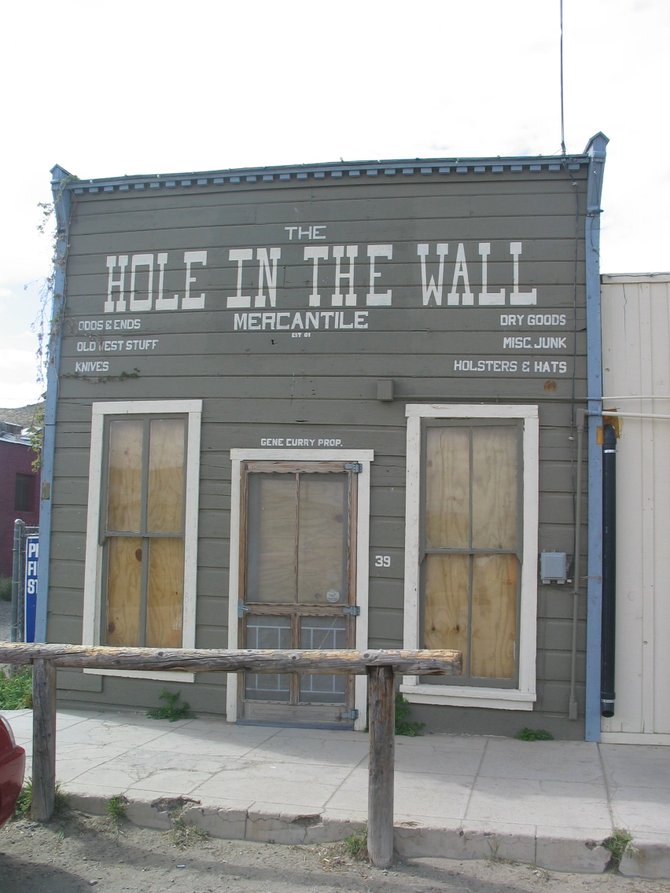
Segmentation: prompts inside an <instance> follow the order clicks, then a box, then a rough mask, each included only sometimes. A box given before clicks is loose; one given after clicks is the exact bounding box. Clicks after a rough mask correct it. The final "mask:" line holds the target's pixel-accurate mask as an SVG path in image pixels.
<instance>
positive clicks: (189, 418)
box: [83, 401, 201, 678]
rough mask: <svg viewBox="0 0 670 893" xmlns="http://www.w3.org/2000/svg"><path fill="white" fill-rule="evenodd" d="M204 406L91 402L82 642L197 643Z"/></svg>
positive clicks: (167, 645) (155, 645) (164, 645)
mask: <svg viewBox="0 0 670 893" xmlns="http://www.w3.org/2000/svg"><path fill="white" fill-rule="evenodd" d="M200 412H201V409H200V401H160V402H145V401H140V402H137V403H122V404H119V403H103V404H94V406H93V424H92V433H91V466H90V490H89V511H88V537H87V550H86V584H85V596H84V622H83V641H84V642H85V643H90V644H104V645H112V646H117V645H118V646H121V645H127V646H136V647H142V646H146V647H153V648H159V647H162V648H179V647H193V645H194V644H195V569H196V542H197V492H198V454H199V437H200V433H199V432H200ZM105 672H107V673H110V674H112V675H114V673H113V671H105ZM124 675H136V674H135V673H124ZM150 675H155V674H150ZM177 675H178V678H183V674H173V673H170V674H159V678H168V677H170V678H171V677H172V676H177ZM190 675H192V674H190Z"/></svg>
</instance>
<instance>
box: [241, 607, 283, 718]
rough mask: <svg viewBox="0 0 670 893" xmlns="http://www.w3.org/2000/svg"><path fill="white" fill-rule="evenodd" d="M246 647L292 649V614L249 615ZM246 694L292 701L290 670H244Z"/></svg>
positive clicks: (246, 695)
mask: <svg viewBox="0 0 670 893" xmlns="http://www.w3.org/2000/svg"><path fill="white" fill-rule="evenodd" d="M246 647H247V648H254V649H257V648H269V649H273V650H274V649H278V648H282V649H287V648H292V647H293V644H292V635H291V619H290V618H289V617H269V616H265V615H263V616H260V617H259V616H255V617H254V616H252V617H248V618H247V644H246ZM244 679H245V692H244V693H245V697H247V698H249V699H250V700H260V701H287V702H288V701H289V699H290V694H291V676H290V674H289V673H245V674H244Z"/></svg>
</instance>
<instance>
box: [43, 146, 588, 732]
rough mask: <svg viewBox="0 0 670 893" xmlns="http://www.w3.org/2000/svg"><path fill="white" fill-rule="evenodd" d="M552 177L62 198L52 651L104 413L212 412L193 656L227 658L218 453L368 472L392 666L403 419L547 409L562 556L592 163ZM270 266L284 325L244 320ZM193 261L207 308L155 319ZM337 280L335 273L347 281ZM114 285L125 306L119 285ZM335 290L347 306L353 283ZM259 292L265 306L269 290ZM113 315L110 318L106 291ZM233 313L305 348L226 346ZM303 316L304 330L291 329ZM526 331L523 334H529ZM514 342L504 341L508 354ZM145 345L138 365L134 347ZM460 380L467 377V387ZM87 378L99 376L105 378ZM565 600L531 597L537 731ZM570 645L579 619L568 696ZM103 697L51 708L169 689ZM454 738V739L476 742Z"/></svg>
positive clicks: (76, 600) (551, 495) (546, 499)
mask: <svg viewBox="0 0 670 893" xmlns="http://www.w3.org/2000/svg"><path fill="white" fill-rule="evenodd" d="M556 166H557V168H558V169H556V170H553V171H550V170H547V169H542V170H536V171H530V170H528V167H527V166H526V169H525V170H523V171H518V172H514V171H512V170H511V169H510V168H509V166H508V165H507V166H505V165H502V169H501V170H496V171H495V172H492V171H491V170H488V171H487V172H483V173H474V172H472V171H469V172H467V173H456V167H455V166H453V165H452V167H451V168H450V170H451V172H450V173H445V174H443V175H438V174H436V173H433V174H430V175H427V176H423V175H419V174H418V172H417V174H415V175H412V176H410V175H403V174H402V173H400V169H401V168H399V167H398V168H397V169H396V167H394V166H393V165H390V166H389V168H388V169H389V170H391V169H394V170H396V174H395V175H394V176H389V175H385V174H384V173H383V172H382V171H379V172H378V175H377V176H370V175H368V174H367V173H366V172H365V165H361V171H360V173H361V175H360V176H359V177H353V176H345V177H342V178H340V179H335V178H331V177H330V175H328V176H325V177H324V178H323V179H321V180H315V179H313V178H312V179H306V180H304V181H302V182H300V181H297V180H296V179H291V180H289V181H288V182H280V181H279V180H278V179H276V178H275V179H274V180H273V181H272V182H263V180H262V175H259V176H258V178H257V180H256V182H253V183H249V182H242V183H239V184H232V183H228V182H226V183H225V184H224V185H215V184H213V183H212V182H209V181H208V185H203V186H197V185H193V186H191V187H183V186H180V185H179V183H180V182H183V181H185V180H191V181H192V182H193V183H194V184H195V178H196V175H183V176H176V177H175V186H174V188H173V187H172V186H170V187H168V186H166V185H160V188H151V187H152V185H154V186H156V185H157V184H152V183H151V182H147V188H145V189H135V187H134V185H132V184H129V186H128V189H122V188H121V186H119V185H118V184H117V185H114V186H110V187H109V189H108V191H104V189H105V187H102V188H101V189H100V190H99V191H98V192H95V193H92V192H89V191H88V190H89V189H90V188H92V187H91V185H90V184H89V183H82V184H79V186H78V185H77V184H76V183H75V184H74V185H73V187H72V188H73V190H74V193H73V205H72V216H71V223H70V232H69V248H68V256H67V259H66V301H65V313H64V316H63V319H62V320H61V321H60V325H61V327H62V346H61V365H60V370H59V373H60V374H59V378H60V380H59V398H58V405H57V430H56V456H55V470H54V480H53V519H52V557H51V565H52V577H51V579H52V587H53V591H52V593H51V594H50V598H51V603H50V613H49V627H48V634H49V637H50V638H51V639H53V640H55V639H58V638H59V637H68V638H63V641H78V637H80V636H81V616H82V600H81V587H82V581H83V571H84V545H85V534H86V506H87V500H88V467H89V441H90V434H91V405H92V403H94V402H99V401H138V400H172V399H201V400H202V401H203V406H202V409H203V413H202V429H201V452H200V466H199V505H200V508H199V518H198V573H197V589H198V593H197V598H198V604H197V613H196V622H197V627H196V643H197V645H198V646H199V647H224V646H225V645H227V644H228V643H229V639H228V636H229V629H228V622H229V621H228V586H229V548H230V541H231V537H234V535H235V532H234V531H231V529H230V499H231V492H232V491H231V462H230V450H232V449H240V448H258V447H259V446H260V445H261V443H262V441H264V439H266V438H271V439H274V440H276V441H280V442H286V441H287V440H289V439H302V438H311V439H314V440H319V439H321V440H325V441H334V442H336V443H338V444H339V446H341V447H342V448H344V449H347V450H354V451H355V450H359V449H360V450H373V451H374V461H373V462H372V464H371V467H370V473H371V474H370V479H371V493H370V543H369V545H370V549H369V618H368V619H369V645H370V646H371V647H399V646H401V645H402V636H403V621H404V617H403V599H404V547H405V495H406V494H405V487H406V461H405V460H406V457H405V452H406V448H407V447H406V431H407V420H406V413H405V407H406V404H408V403H494V404H495V403H512V404H514V403H516V404H519V405H525V404H536V405H538V406H539V415H540V444H539V448H540V466H539V473H540V492H539V517H540V530H539V543H540V548H546V549H562V550H564V551H567V552H568V553H570V552H571V551H572V543H573V541H574V529H573V525H574V495H573V492H572V489H573V486H574V468H575V465H574V463H575V458H576V456H575V431H574V427H573V420H574V417H575V408H576V407H580V406H583V405H584V395H585V388H586V311H585V299H584V287H585V286H584V283H585V271H584V256H585V246H584V239H583V223H584V219H583V215H584V209H585V185H586V179H585V178H586V165H585V164H584V163H583V161H582V162H580V163H579V164H572V166H571V169H570V170H568V169H567V166H566V167H563V166H561V165H560V164H559V165H556ZM402 167H411V165H408V164H405V163H403V165H402ZM417 170H418V168H417ZM242 179H244V177H242ZM310 225H313V226H321V227H324V230H323V232H324V233H325V236H326V237H325V239H316V240H311V241H310V240H305V241H299V240H289V239H288V236H287V231H286V229H285V228H286V227H288V226H302V227H306V226H310ZM518 242H521V243H522V251H521V253H520V254H518V255H517V258H518V276H519V282H518V286H519V289H520V290H521V292H527V291H528V290H530V289H536V290H537V304H536V305H525V306H524V305H523V304H522V305H518V306H517V305H513V304H511V303H510V299H509V296H510V293H511V291H512V287H513V276H514V267H513V258H512V253H511V245H512V244H513V243H518ZM420 243H428V244H429V246H430V252H429V255H428V257H427V259H426V269H427V275H428V276H429V277H437V273H438V267H439V262H438V255H437V248H436V246H437V244H438V243H448V245H449V248H448V253H447V255H446V257H445V258H444V279H443V289H442V296H441V299H440V300H441V305H438V303H437V302H436V299H435V297H434V296H432V297H430V296H428V297H427V298H426V301H427V304H426V306H424V293H423V285H422V275H421V259H420V256H419V254H418V249H417V245H418V244H420ZM482 243H485V244H486V243H490V246H491V249H490V254H489V255H488V257H487V262H486V275H487V277H488V291H489V292H496V291H499V290H501V289H502V290H503V291H504V293H505V298H504V303H503V304H501V305H497V306H479V301H480V298H479V294H480V292H481V291H482V290H483V284H482V276H483V266H482V255H481V254H480V245H481V244H482ZM385 244H390V245H392V258H385V257H380V258H379V259H378V260H376V261H375V264H376V266H375V272H376V273H377V274H378V276H377V277H376V280H375V285H374V290H375V291H376V293H379V294H382V293H384V292H385V291H386V290H388V289H390V290H391V291H392V296H393V297H392V305H391V306H389V307H384V306H368V304H367V294H368V291H369V290H370V262H369V260H368V256H367V249H368V246H369V245H385ZM336 245H346V246H350V245H353V246H357V249H358V256H357V257H356V259H355V262H354V267H353V290H354V292H355V295H356V299H355V304H353V305H351V306H348V305H346V304H345V306H343V307H333V305H332V295H333V293H334V291H335V269H336V267H335V262H334V258H333V250H332V249H333V246H336ZM306 246H311V247H319V246H324V247H327V248H328V258H326V259H321V260H319V266H318V276H317V287H318V290H319V294H320V295H321V306H320V307H318V308H317V307H315V308H312V307H310V306H309V303H308V300H309V295H310V294H311V292H312V289H313V266H312V262H311V261H309V260H307V261H306V260H305V257H304V249H305V247H306ZM459 246H462V248H459ZM272 247H275V248H280V249H281V257H280V258H279V259H278V261H277V265H276V306H270V303H269V300H268V301H266V302H265V303H266V304H267V305H268V306H264V307H258V308H257V307H254V306H253V305H254V296H255V295H256V293H257V291H258V290H259V280H258V277H259V270H258V260H257V258H256V253H255V250H256V249H257V248H267V249H269V248H272ZM239 248H253V249H254V257H253V258H252V260H251V261H249V262H246V261H245V265H244V267H243V273H242V279H241V289H242V294H245V295H250V296H251V306H250V307H249V308H248V311H247V310H237V311H236V310H233V309H230V305H229V301H230V299H231V298H232V297H234V296H235V294H236V291H237V275H238V268H237V264H236V262H235V261H234V260H233V259H231V258H230V255H229V252H230V250H231V249H239ZM205 250H206V251H207V261H206V263H204V264H201V263H194V265H193V268H192V275H193V277H194V282H193V283H192V294H194V295H196V296H197V295H199V294H200V293H203V292H204V293H205V294H206V301H205V306H204V307H203V308H201V309H178V310H167V309H165V310H157V309H155V297H156V296H157V289H158V277H159V268H158V266H157V265H158V260H157V258H158V255H159V254H161V255H163V254H165V255H167V256H166V257H165V258H164V259H162V260H161V262H160V263H161V264H162V269H163V273H164V283H163V284H164V292H163V294H164V297H165V298H166V299H170V298H172V297H173V296H174V295H175V294H178V295H180V296H183V293H184V289H185V264H184V252H186V251H205ZM459 250H462V251H464V256H465V261H466V264H467V276H468V280H469V285H470V290H471V291H472V292H473V294H474V296H475V297H474V304H473V306H460V298H459V305H458V306H453V305H450V304H449V303H448V297H447V296H448V293H449V291H450V290H451V288H452V282H454V281H455V284H456V290H457V292H458V294H459V295H462V294H463V292H464V290H465V289H464V279H463V275H456V273H457V266H456V263H457V256H458V252H459ZM483 251H484V253H485V252H486V249H483ZM119 255H128V256H129V257H131V256H132V255H151V256H152V263H153V264H154V273H153V277H154V278H153V282H152V295H151V307H152V308H153V309H139V310H138V309H137V308H135V309H132V310H131V309H130V307H129V305H128V309H127V310H125V311H124V310H121V309H119V308H116V307H115V312H113V313H111V314H108V313H105V312H104V309H103V307H104V303H105V301H106V299H107V290H108V271H107V266H106V259H107V257H108V256H113V257H116V258H117V260H118V256H119ZM129 263H130V262H129ZM349 269H350V268H349V262H348V260H347V259H346V258H345V259H344V260H343V264H342V271H343V272H344V273H346V272H347V271H348V270H349ZM461 273H463V270H462V268H461ZM116 275H119V273H118V266H117V268H116V271H115V272H113V276H116ZM126 277H127V278H126V299H127V300H129V293H128V289H129V277H130V266H129V267H128V269H127V271H126ZM148 285H149V279H148V275H147V267H146V266H140V267H139V268H138V273H137V278H136V286H137V295H138V298H139V299H140V300H141V299H142V296H143V295H145V293H146V292H147V289H148ZM342 290H343V291H344V292H345V293H346V292H347V291H348V281H347V280H346V279H343V281H342ZM263 292H264V293H265V294H267V293H268V283H267V279H266V280H265V284H264V286H263ZM112 297H113V299H114V300H116V297H118V289H117V291H116V292H113V294H112ZM180 299H181V298H180ZM141 306H142V305H140V307H141ZM331 310H337V311H341V312H342V313H346V314H347V315H348V316H347V318H346V320H344V318H343V327H342V328H340V329H337V330H334V329H328V330H324V329H323V328H319V329H315V330H309V328H306V329H305V330H304V331H303V330H302V329H301V328H300V325H302V323H303V321H304V319H305V316H304V315H305V314H306V313H308V312H316V311H331ZM356 311H360V312H364V313H365V314H366V316H365V321H366V325H367V328H360V329H355V328H346V327H344V324H345V323H346V325H347V326H348V325H349V323H350V322H351V314H353V313H354V312H356ZM236 312H242V313H246V312H249V313H263V312H276V313H287V314H291V317H290V322H291V324H292V325H297V328H292V329H288V330H281V329H279V330H263V329H261V330H249V329H247V330H243V329H238V330H236V329H235V323H234V314H235V313H236ZM295 314H302V316H300V318H299V322H300V325H298V324H297V323H296V322H295V320H296V318H297V317H295V316H294V315H295ZM517 315H519V319H518V320H517V318H516V317H517ZM529 315H530V317H531V319H533V317H534V319H533V321H532V322H531V321H529ZM507 317H512V319H511V321H510V320H509V319H507ZM287 318H288V317H287ZM557 320H560V322H557ZM107 322H109V323H110V325H109V327H107ZM253 324H254V323H253V321H252V322H251V323H250V325H253ZM321 324H322V322H320V323H319V325H321ZM115 325H116V326H117V328H114V326H115ZM127 325H128V326H130V328H127V327H126V326H127ZM293 334H300V336H301V337H292V335H293ZM305 334H309V337H304V335H305ZM510 338H516V339H517V340H516V341H510V340H506V339H510ZM544 338H547V339H551V338H554V339H556V340H555V341H553V342H552V341H543V340H542V339H544ZM106 342H107V343H106ZM139 342H143V343H144V344H145V347H143V348H140V347H139V346H138V343H139ZM154 342H155V343H154ZM148 345H150V346H148ZM552 345H553V346H552ZM461 361H465V362H466V364H468V365H467V368H465V367H463V368H458V363H459V362H461ZM98 363H99V364H101V366H102V367H104V366H105V364H108V367H107V368H101V367H98V366H96V364H98ZM87 364H88V365H87ZM525 364H528V365H527V366H525ZM536 364H537V365H536ZM389 379H390V380H391V381H392V383H393V385H392V386H393V394H392V397H393V399H392V400H388V401H387V400H381V399H378V387H379V386H380V385H379V382H380V381H386V380H389ZM377 556H385V557H386V558H387V559H388V563H387V564H386V565H382V566H379V567H378V566H376V565H375V559H376V557H377ZM569 596H570V586H569V585H566V586H564V587H557V586H551V587H542V586H540V587H539V592H538V639H537V643H538V648H539V652H538V664H537V667H538V705H539V707H538V709H540V711H550V712H557V713H561V712H562V713H565V712H566V709H567V697H568V685H569V673H570V654H569V649H570V642H571V630H572V626H571V617H572V600H571V598H570V597H569ZM583 639H584V624H583V620H582V619H580V625H579V643H580V644H579V648H580V654H579V662H580V666H579V679H580V681H581V679H582V677H583V655H582V652H583V648H584V642H583ZM95 679H96V682H95V685H93V687H92V688H90V687H87V685H88V683H86V684H82V683H81V681H80V680H79V679H74V678H73V680H72V683H71V686H70V687H69V688H67V687H66V688H63V687H61V689H60V690H59V696H60V697H66V698H68V699H69V700H72V701H76V700H78V699H80V700H83V701H86V702H90V703H94V702H95V701H96V699H97V700H98V701H99V700H100V699H101V698H102V699H103V700H104V702H105V703H106V704H110V705H118V706H122V705H129V706H137V707H142V708H144V707H146V706H150V705H153V704H154V703H156V702H157V699H158V695H159V694H160V690H161V688H162V685H161V683H159V682H155V681H137V680H134V681H133V683H132V684H130V685H129V684H128V683H127V682H125V681H124V680H123V679H117V678H112V679H104V680H103V682H102V683H101V685H102V688H98V687H96V686H98V685H99V680H100V677H95ZM225 683H226V678H225V674H213V675H212V676H210V677H208V678H207V679H203V678H201V677H198V678H197V680H196V681H195V683H193V684H192V685H189V686H188V687H186V688H185V689H184V693H185V697H186V699H187V700H188V701H189V703H191V705H192V706H193V707H194V709H196V710H197V709H201V710H204V711H209V712H215V713H223V712H225ZM474 713H478V711H474ZM496 713H498V712H497V711H493V714H496ZM500 713H507V711H500ZM427 715H429V716H430V717H432V718H434V716H435V711H434V709H433V708H429V709H428V711H427ZM467 715H468V714H467V711H462V710H459V709H458V710H457V709H454V710H453V711H451V712H450V713H449V716H450V717H458V718H459V720H460V718H461V717H463V716H467ZM509 721H510V720H509V717H507V718H506V719H503V718H501V717H499V716H497V715H492V716H491V720H490V728H493V729H494V728H500V729H505V728H507V726H506V723H508V722H509ZM444 722H447V721H443V722H442V725H444ZM475 724H476V721H475ZM439 725H440V722H437V723H436V727H438V726H439ZM462 727H463V728H467V723H466V724H465V725H463V726H462ZM473 728H474V726H473Z"/></svg>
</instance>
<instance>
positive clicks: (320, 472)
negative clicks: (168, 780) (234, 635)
mask: <svg viewBox="0 0 670 893" xmlns="http://www.w3.org/2000/svg"><path fill="white" fill-rule="evenodd" d="M359 469H360V467H359V466H357V465H356V464H355V463H349V464H347V463H343V462H290V461H286V462H282V461H258V462H254V461H249V462H244V463H242V466H241V470H242V480H241V515H240V518H241V528H242V530H241V532H242V537H241V554H240V577H241V579H240V587H239V592H240V601H239V615H240V622H239V627H238V629H239V633H238V642H239V647H241V648H271V649H275V648H281V649H292V648H307V649H317V650H331V649H338V648H353V647H354V643H355V616H356V591H355V580H356V568H355V555H356V545H355V533H356V495H357V486H356V481H357V471H358V470H359ZM353 694H354V687H353V677H351V676H347V675H331V674H321V675H319V674H309V673H276V674H261V673H251V672H248V673H245V674H240V680H239V694H238V698H239V704H238V707H239V710H238V716H239V717H240V718H241V719H242V720H246V721H247V722H281V723H289V724H304V725H327V726H341V727H343V728H350V727H352V725H353V719H354V715H353Z"/></svg>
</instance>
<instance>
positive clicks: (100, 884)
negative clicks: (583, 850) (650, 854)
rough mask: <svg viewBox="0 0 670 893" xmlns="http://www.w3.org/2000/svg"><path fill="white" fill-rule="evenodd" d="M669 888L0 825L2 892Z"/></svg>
mask: <svg viewBox="0 0 670 893" xmlns="http://www.w3.org/2000/svg"><path fill="white" fill-rule="evenodd" d="M91 889H95V890H99V891H101V893H103V891H104V893H130V891H133V893H136V891H141V893H165V891H170V893H215V891H216V893H221V891H224V890H225V891H226V893H299V891H301V890H304V891H306V893H335V891H339V893H341V891H347V893H382V891H383V893H438V891H439V893H449V891H453V893H525V891H529V893H530V891H546V893H578V891H579V893H667V890H668V882H667V881H648V880H638V879H631V878H623V877H619V876H615V875H575V874H559V873H555V872H547V871H544V870H542V869H538V868H533V867H531V866H527V865H513V864H509V863H503V862H496V861H471V862H458V861H455V860H448V859H417V860H412V861H408V862H406V863H399V864H397V865H394V866H393V867H392V868H390V869H387V870H381V869H375V868H371V867H370V866H369V865H367V864H366V863H364V862H358V861H355V860H352V859H351V858H349V857H348V855H347V853H346V849H345V846H344V844H336V845H328V846H322V847H317V846H307V847H296V846H277V845H273V844H253V843H246V842H241V841H229V840H218V839H214V838H208V837H204V836H202V835H201V834H200V833H195V832H193V831H191V833H190V834H189V833H184V829H182V828H176V829H174V830H173V831H171V832H158V831H152V830H148V829H144V828H137V827H135V826H133V825H130V824H128V823H127V822H125V821H123V820H121V821H119V822H116V821H114V820H112V819H110V818H106V817H105V818H100V817H92V816H86V815H83V814H80V813H76V812H70V813H68V814H67V815H66V816H65V817H64V818H61V819H58V820H54V821H52V822H49V823H48V824H44V825H41V824H36V823H34V822H28V821H15V822H10V823H9V824H8V825H6V826H5V827H4V828H2V829H0V890H3V891H4V890H8V891H9V890H17V891H21V893H81V891H84V890H86V891H90V890H91Z"/></svg>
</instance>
